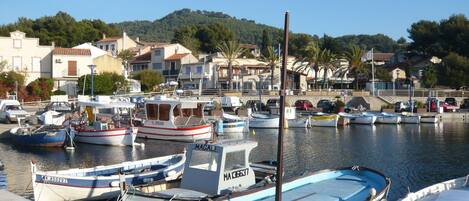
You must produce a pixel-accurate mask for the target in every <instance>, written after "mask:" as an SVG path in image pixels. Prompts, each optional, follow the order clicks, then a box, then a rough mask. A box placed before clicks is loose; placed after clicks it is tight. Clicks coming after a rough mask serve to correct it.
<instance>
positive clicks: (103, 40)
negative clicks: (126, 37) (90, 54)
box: [98, 36, 122, 42]
mask: <svg viewBox="0 0 469 201" xmlns="http://www.w3.org/2000/svg"><path fill="white" fill-rule="evenodd" d="M121 38H122V36H116V37H109V38H103V39H101V40H99V41H98V42H113V41H116V40H119V39H121Z"/></svg>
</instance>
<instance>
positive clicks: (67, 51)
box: [52, 47, 91, 56]
mask: <svg viewBox="0 0 469 201" xmlns="http://www.w3.org/2000/svg"><path fill="white" fill-rule="evenodd" d="M52 54H53V55H79V56H91V51H90V50H89V49H78V48H61V47H57V48H55V49H54V51H52Z"/></svg>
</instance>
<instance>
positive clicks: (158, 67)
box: [153, 63, 163, 69]
mask: <svg viewBox="0 0 469 201" xmlns="http://www.w3.org/2000/svg"><path fill="white" fill-rule="evenodd" d="M161 68H163V66H162V65H161V63H153V69H161Z"/></svg>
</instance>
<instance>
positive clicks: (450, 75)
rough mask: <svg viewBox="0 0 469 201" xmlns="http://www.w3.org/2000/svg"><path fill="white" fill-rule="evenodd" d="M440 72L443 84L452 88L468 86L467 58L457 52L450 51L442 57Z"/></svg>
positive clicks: (468, 67) (468, 64)
mask: <svg viewBox="0 0 469 201" xmlns="http://www.w3.org/2000/svg"><path fill="white" fill-rule="evenodd" d="M441 71H442V72H441V73H440V75H441V76H440V77H439V78H438V80H440V81H441V82H442V83H443V84H445V85H447V86H450V87H452V88H456V89H457V88H460V87H462V86H469V78H468V77H467V75H468V74H469V58H467V57H463V56H461V55H459V54H457V53H454V52H450V53H449V54H448V56H446V57H445V58H443V65H442V70H441Z"/></svg>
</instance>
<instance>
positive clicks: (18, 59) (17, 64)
mask: <svg viewBox="0 0 469 201" xmlns="http://www.w3.org/2000/svg"><path fill="white" fill-rule="evenodd" d="M22 60H23V58H21V57H19V56H15V57H13V67H14V69H15V70H20V68H21V66H22V65H23V64H22Z"/></svg>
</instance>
